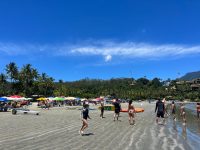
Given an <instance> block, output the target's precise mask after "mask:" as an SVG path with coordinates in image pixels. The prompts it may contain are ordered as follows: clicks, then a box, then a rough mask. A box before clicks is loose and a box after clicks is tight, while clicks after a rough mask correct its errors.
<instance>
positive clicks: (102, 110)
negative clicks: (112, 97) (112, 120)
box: [100, 101, 104, 118]
mask: <svg viewBox="0 0 200 150" xmlns="http://www.w3.org/2000/svg"><path fill="white" fill-rule="evenodd" d="M103 114H104V102H103V101H102V102H101V114H100V117H101V118H104V117H103Z"/></svg>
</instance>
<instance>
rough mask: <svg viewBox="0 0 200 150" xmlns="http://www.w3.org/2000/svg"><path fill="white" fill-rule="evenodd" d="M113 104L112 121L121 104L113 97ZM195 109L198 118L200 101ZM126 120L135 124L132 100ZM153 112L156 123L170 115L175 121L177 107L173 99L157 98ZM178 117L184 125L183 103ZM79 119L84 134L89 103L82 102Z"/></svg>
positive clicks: (101, 109)
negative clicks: (168, 101) (167, 100)
mask: <svg viewBox="0 0 200 150" xmlns="http://www.w3.org/2000/svg"><path fill="white" fill-rule="evenodd" d="M112 104H113V106H114V116H113V121H116V120H117V121H118V120H119V116H120V111H121V105H120V101H119V100H118V99H113V103H112ZM100 106H101V107H100V117H101V118H104V102H103V101H102V102H101V103H100ZM168 106H170V112H169V111H168ZM196 109H197V118H198V119H200V103H197V106H196ZM127 113H128V121H129V124H130V125H135V114H136V111H135V107H134V105H133V101H132V100H129V103H128V108H127ZM155 113H156V123H157V124H163V125H164V124H165V118H166V117H168V116H170V115H172V117H173V120H174V121H176V115H177V107H176V104H175V101H172V102H171V104H167V102H166V99H165V98H164V99H163V100H162V101H161V99H159V100H158V101H157V102H156V106H155ZM180 117H181V118H182V122H183V125H186V111H185V106H184V104H183V103H181V104H180ZM160 118H162V120H163V121H162V122H160V121H159V119H160ZM81 119H82V127H81V129H80V131H79V133H80V134H81V135H83V134H84V130H85V129H86V128H87V127H88V121H87V120H88V119H91V118H90V116H89V103H88V102H84V103H83V108H82V111H81Z"/></svg>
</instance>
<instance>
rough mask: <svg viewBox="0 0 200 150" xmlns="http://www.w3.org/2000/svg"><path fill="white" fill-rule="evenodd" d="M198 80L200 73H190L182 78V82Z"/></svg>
mask: <svg viewBox="0 0 200 150" xmlns="http://www.w3.org/2000/svg"><path fill="white" fill-rule="evenodd" d="M197 78H200V71H197V72H189V73H187V74H185V75H184V76H182V77H181V78H180V80H185V81H190V80H193V79H197Z"/></svg>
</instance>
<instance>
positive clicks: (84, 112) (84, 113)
mask: <svg viewBox="0 0 200 150" xmlns="http://www.w3.org/2000/svg"><path fill="white" fill-rule="evenodd" d="M88 118H89V119H91V118H90V116H89V104H88V102H85V103H83V109H82V112H81V119H82V122H83V125H82V127H81V129H80V131H79V133H80V134H81V135H83V134H84V130H85V129H86V128H87V127H88V121H87V119H88Z"/></svg>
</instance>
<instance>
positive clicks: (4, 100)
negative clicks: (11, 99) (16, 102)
mask: <svg viewBox="0 0 200 150" xmlns="http://www.w3.org/2000/svg"><path fill="white" fill-rule="evenodd" d="M7 101H8V100H7V98H4V97H0V102H7Z"/></svg>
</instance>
